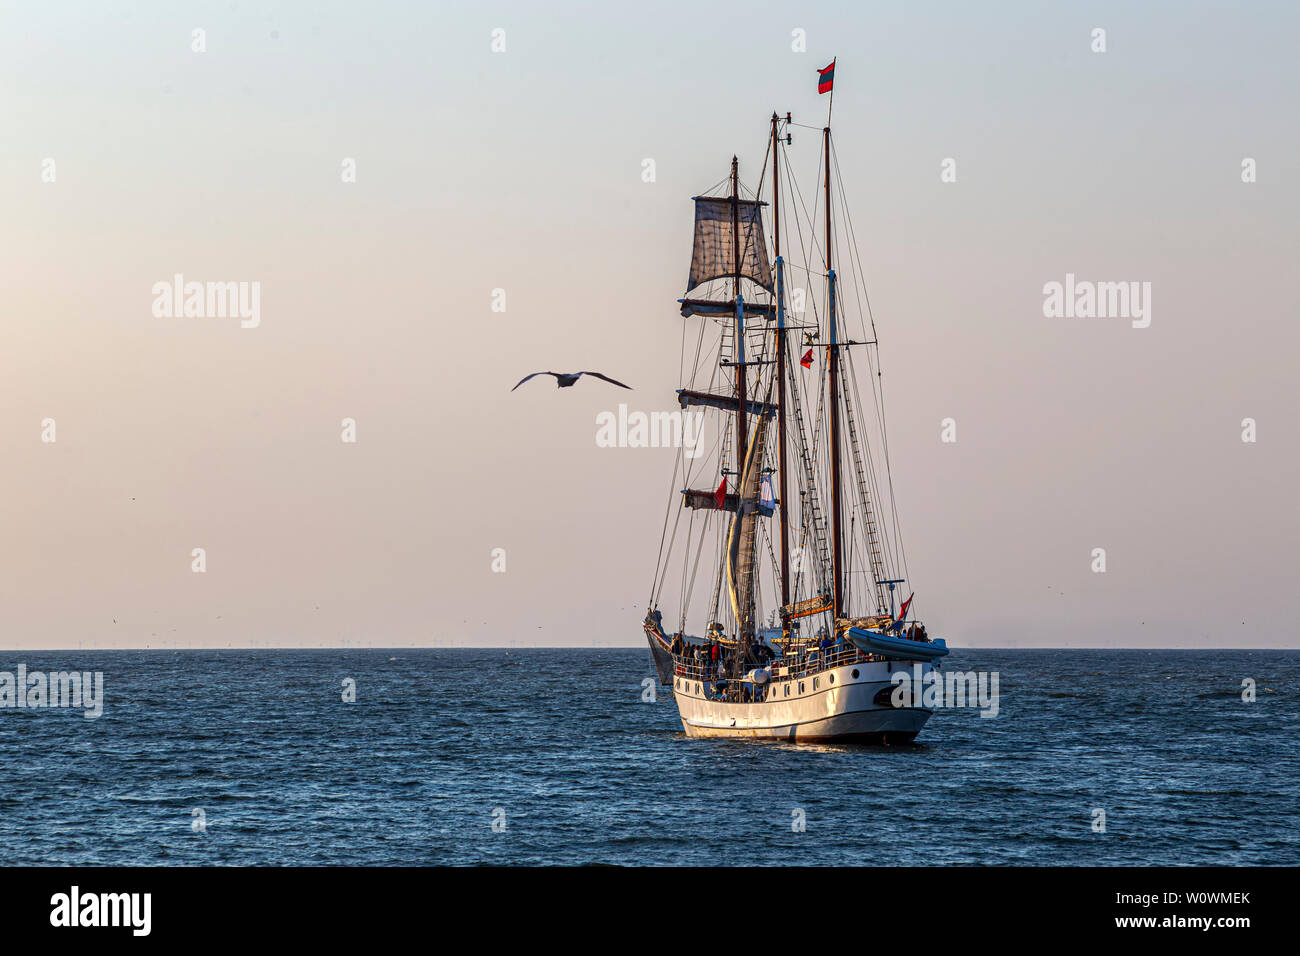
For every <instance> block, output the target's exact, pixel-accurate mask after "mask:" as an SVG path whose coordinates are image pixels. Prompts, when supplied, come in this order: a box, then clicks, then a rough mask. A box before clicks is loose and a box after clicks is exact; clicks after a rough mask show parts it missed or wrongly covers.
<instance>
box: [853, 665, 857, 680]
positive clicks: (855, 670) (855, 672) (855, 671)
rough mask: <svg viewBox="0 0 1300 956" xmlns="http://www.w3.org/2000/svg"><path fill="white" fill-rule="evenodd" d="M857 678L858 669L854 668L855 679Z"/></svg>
mask: <svg viewBox="0 0 1300 956" xmlns="http://www.w3.org/2000/svg"><path fill="white" fill-rule="evenodd" d="M857 676H858V669H857V668H856V667H855V668H853V677H854V679H856V678H857Z"/></svg>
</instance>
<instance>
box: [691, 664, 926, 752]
mask: <svg viewBox="0 0 1300 956" xmlns="http://www.w3.org/2000/svg"><path fill="white" fill-rule="evenodd" d="M915 666H918V665H917V664H916V663H915V662H913V661H870V662H866V663H850V664H844V665H842V666H838V667H832V668H830V669H828V670H823V671H818V672H817V673H815V674H808V675H806V676H803V677H794V678H784V677H778V678H776V679H774V680H773V681H772V683H771V685H770V687H769V688H768V690H767V692H766V699H765V700H764V701H762V702H760V703H732V702H729V701H722V700H715V699H712V698H710V697H709V696H708V694H707V693H706V689H707V685H705V684H703V683H702V682H699V681H696V680H694V679H691V678H687V677H682V676H677V677H674V679H673V696H674V698H675V699H676V701H677V711H678V713H679V714H680V716H681V720H682V729H683V730H685V731H686V734H687V736H690V737H753V738H763V739H770V740H790V741H826V740H876V741H882V742H886V743H888V742H891V741H896V742H904V741H908V740H911V739H912V738H913V737H915V736H916V735H917V733H919V732H920V730H921V728H922V727H923V726H925V722H926V721H927V720H929V719H930V714H931V713H932V711H930V710H928V709H926V708H922V707H893V706H891V705H890V703H889V702H888V700H887V698H888V697H889V696H890V693H891V692H892V691H893V689H894V686H895V685H894V684H893V682H892V681H891V680H890V675H891V674H892V673H893V672H894V671H895V670H906V671H907V672H908V673H911V672H912V668H913V667H915ZM919 666H920V667H921V669H922V673H924V672H926V671H929V670H933V669H934V668H933V667H932V665H930V664H921V665H919ZM878 697H880V698H883V699H884V700H883V701H878V700H877V698H878Z"/></svg>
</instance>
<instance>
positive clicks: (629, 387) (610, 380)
mask: <svg viewBox="0 0 1300 956" xmlns="http://www.w3.org/2000/svg"><path fill="white" fill-rule="evenodd" d="M578 374H579V375H594V376H596V378H598V379H600V380H601V381H602V382H609V384H611V385H617V386H618V387H619V388H626V389H631V388H632V386H631V385H624V384H623V383H622V382H616V381H614V379H612V378H610V377H609V376H608V375H601V374H600V373H599V372H579V373H578Z"/></svg>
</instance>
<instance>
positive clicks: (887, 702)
mask: <svg viewBox="0 0 1300 956" xmlns="http://www.w3.org/2000/svg"><path fill="white" fill-rule="evenodd" d="M894 689H895V688H894V687H893V686H890V687H882V688H880V690H878V691H876V696H875V698H873V702H874V703H875V705H876V706H877V707H897V706H898V705H897V704H895V703H894Z"/></svg>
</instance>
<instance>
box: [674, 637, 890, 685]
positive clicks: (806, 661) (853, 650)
mask: <svg viewBox="0 0 1300 956" xmlns="http://www.w3.org/2000/svg"><path fill="white" fill-rule="evenodd" d="M884 659H885V658H884V657H883V656H880V655H876V654H868V653H866V652H864V651H862V650H860V649H858V648H857V647H855V646H853V645H852V644H849V643H847V642H844V643H840V644H834V645H832V646H830V647H828V648H827V649H825V650H821V649H820V648H809V649H807V650H805V651H803V652H802V653H797V654H796V653H792V654H790V655H788V656H785V657H779V658H777V659H776V660H774V661H772V662H770V663H769V664H768V665H767V668H768V670H769V671H770V672H771V674H772V680H774V681H777V680H789V679H791V678H799V677H808V676H811V675H813V674H820V673H822V672H823V671H826V670H829V669H831V668H832V667H842V666H844V665H846V664H866V663H870V662H872V661H880V660H884ZM781 671H784V673H781ZM673 672H674V674H676V676H678V677H685V678H686V679H687V680H695V681H716V680H719V678H718V676H717V664H716V662H714V661H712V660H708V659H704V660H695V659H694V658H690V657H674V658H673ZM730 675H731V668H730V667H729V666H728V665H727V664H726V663H725V662H724V663H723V677H722V678H721V679H722V680H728V679H729V678H730Z"/></svg>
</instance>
